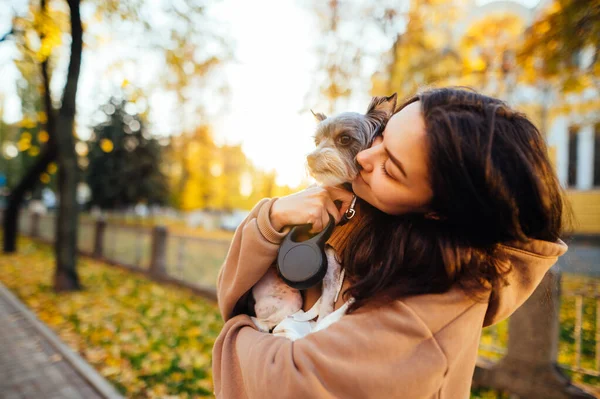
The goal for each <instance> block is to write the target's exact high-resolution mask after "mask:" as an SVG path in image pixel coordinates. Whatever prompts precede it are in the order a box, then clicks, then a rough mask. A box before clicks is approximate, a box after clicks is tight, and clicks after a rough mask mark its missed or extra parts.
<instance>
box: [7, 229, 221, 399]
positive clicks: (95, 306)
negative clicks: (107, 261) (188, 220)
mask: <svg viewBox="0 0 600 399" xmlns="http://www.w3.org/2000/svg"><path fill="white" fill-rule="evenodd" d="M19 246H20V248H21V251H22V252H21V253H19V254H15V255H6V256H3V257H0V270H2V273H0V281H2V282H3V284H5V285H6V286H7V287H8V288H9V289H11V290H12V291H13V292H15V294H17V295H18V296H19V297H20V298H21V299H22V300H23V301H24V302H25V303H26V304H27V305H28V306H29V307H30V308H31V309H33V310H34V311H35V312H36V313H37V315H38V317H39V318H40V319H41V320H43V321H44V322H46V323H47V324H48V325H49V326H50V327H51V328H52V329H54V330H55V331H56V332H57V334H58V335H59V336H60V338H61V339H62V340H63V341H64V342H66V343H67V344H68V345H69V346H70V347H72V348H73V349H74V350H76V351H78V352H79V353H81V355H82V356H83V357H84V358H85V359H86V360H87V361H88V362H90V363H91V364H92V365H93V366H94V367H95V368H97V369H98V370H99V372H100V373H101V374H102V375H104V376H105V377H106V378H107V379H108V380H110V381H112V382H113V383H115V384H116V385H117V386H119V387H123V390H124V392H123V393H124V394H125V396H126V397H136V398H143V397H153V396H152V395H154V397H167V396H171V395H173V396H174V395H178V396H179V397H185V396H186V395H189V397H199V396H206V395H210V394H211V393H212V391H213V388H212V380H211V370H210V364H211V349H212V344H213V343H214V337H215V336H216V335H217V333H218V331H219V329H220V328H221V326H222V321H221V318H220V316H219V313H218V309H217V307H216V305H215V304H212V303H209V302H206V301H204V300H203V299H202V298H199V297H197V296H194V295H192V294H190V293H189V292H187V291H184V290H182V289H177V288H171V287H166V286H160V285H159V284H156V283H153V282H151V281H149V280H147V279H145V278H142V277H139V276H136V275H133V274H129V273H127V272H125V271H122V270H119V269H116V268H114V267H111V266H107V265H104V264H101V263H99V262H96V261H91V260H87V259H86V260H82V261H81V263H80V264H79V265H78V272H79V275H80V279H81V282H82V284H83V286H84V287H85V290H84V291H82V292H77V293H73V294H60V295H59V294H55V293H54V292H53V291H52V289H51V286H52V280H53V271H54V262H53V255H52V253H51V252H50V248H49V247H48V246H41V245H38V244H33V243H32V242H31V241H29V240H21V242H20V243H19ZM23 265H26V272H24V271H23V270H24V267H23Z"/></svg>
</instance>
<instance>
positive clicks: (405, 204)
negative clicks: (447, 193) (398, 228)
mask: <svg viewBox="0 0 600 399" xmlns="http://www.w3.org/2000/svg"><path fill="white" fill-rule="evenodd" d="M382 136H383V137H377V138H376V139H375V141H374V142H373V144H372V146H371V148H369V149H366V150H364V151H361V152H359V153H358V154H357V156H356V160H357V161H358V163H359V164H360V166H361V167H362V170H361V172H360V173H359V175H358V176H357V177H356V179H354V181H353V182H352V189H353V190H354V193H355V194H356V195H357V196H359V197H360V198H362V199H363V200H365V201H367V202H368V203H369V204H371V205H373V206H374V207H376V208H377V209H379V210H381V211H383V212H385V213H388V214H391V215H399V214H403V213H410V212H425V211H427V208H428V205H429V203H430V202H431V198H432V195H433V194H432V189H431V185H430V183H429V170H427V169H428V167H427V156H428V155H427V154H428V148H427V142H426V140H425V122H424V120H423V117H422V115H421V103H420V102H419V101H417V102H414V103H412V104H409V105H408V106H406V107H404V108H403V109H402V110H401V111H400V112H398V113H396V114H394V115H393V116H392V117H391V118H390V120H389V122H388V124H387V125H386V127H385V130H384V132H383V135H382Z"/></svg>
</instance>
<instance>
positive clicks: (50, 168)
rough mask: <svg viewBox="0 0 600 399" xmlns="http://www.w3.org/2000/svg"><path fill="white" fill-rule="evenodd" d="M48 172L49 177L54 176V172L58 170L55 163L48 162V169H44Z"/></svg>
mask: <svg viewBox="0 0 600 399" xmlns="http://www.w3.org/2000/svg"><path fill="white" fill-rule="evenodd" d="M46 170H47V171H48V173H50V174H51V175H53V174H55V173H56V171H57V170H58V166H57V165H56V162H50V163H49V164H48V169H46Z"/></svg>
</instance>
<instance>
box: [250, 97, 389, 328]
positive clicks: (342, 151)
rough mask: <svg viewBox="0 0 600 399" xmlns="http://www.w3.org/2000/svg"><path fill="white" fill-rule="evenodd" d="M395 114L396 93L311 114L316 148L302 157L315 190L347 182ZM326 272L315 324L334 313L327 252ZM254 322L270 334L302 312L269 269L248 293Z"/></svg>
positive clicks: (332, 262)
mask: <svg viewBox="0 0 600 399" xmlns="http://www.w3.org/2000/svg"><path fill="white" fill-rule="evenodd" d="M395 109H396V94H393V95H391V96H389V97H373V99H372V100H371V103H370V104H369V107H368V109H367V112H366V113H365V114H360V113H357V112H344V113H341V114H339V115H336V116H333V117H330V118H328V117H326V116H325V115H323V114H321V113H314V112H313V115H314V116H315V118H316V119H317V121H318V122H319V124H318V125H317V129H316V134H315V136H314V137H315V145H316V146H317V148H316V149H315V150H314V151H313V152H311V153H310V154H309V155H308V156H307V158H306V161H307V168H308V171H309V173H310V175H311V176H312V177H313V178H314V179H315V180H316V181H317V182H319V183H320V184H321V185H327V186H337V185H340V184H344V183H349V182H351V181H352V180H354V178H355V177H356V176H357V175H358V173H359V171H360V169H359V165H358V163H357V162H356V154H358V153H359V152H360V151H362V150H364V149H366V148H368V147H369V146H370V145H371V142H372V141H373V139H374V138H375V136H376V135H377V134H378V133H381V132H382V131H383V128H384V127H385V125H386V123H387V121H388V120H389V118H390V117H391V116H392V114H393V113H394V110H395ZM326 253H327V258H328V268H327V273H326V275H325V278H324V279H323V287H322V296H321V305H320V308H319V317H318V319H317V321H319V320H321V319H323V318H324V317H325V316H326V315H328V314H330V313H331V312H332V311H333V308H334V305H335V303H334V299H335V294H336V291H337V288H338V287H337V286H336V285H337V282H338V281H339V278H340V271H341V269H340V264H339V262H338V261H337V260H336V259H335V253H334V252H333V251H327V252H326ZM252 295H253V297H254V300H255V305H254V310H255V313H256V317H253V318H252V319H253V321H254V323H255V324H256V326H257V327H258V328H259V329H260V330H261V331H270V330H271V329H272V328H273V327H275V326H276V325H277V324H279V323H280V322H281V321H282V320H283V319H284V318H285V317H287V316H289V315H292V314H294V313H296V312H297V311H298V310H300V309H301V308H302V295H301V293H300V291H298V290H296V289H293V288H291V287H289V286H287V285H286V284H285V283H284V282H283V280H282V279H281V278H280V277H279V276H278V275H277V271H276V269H275V267H271V268H270V269H269V271H268V272H267V274H266V275H265V276H264V277H263V278H262V279H261V280H260V281H259V282H258V283H256V285H255V286H254V287H253V288H252Z"/></svg>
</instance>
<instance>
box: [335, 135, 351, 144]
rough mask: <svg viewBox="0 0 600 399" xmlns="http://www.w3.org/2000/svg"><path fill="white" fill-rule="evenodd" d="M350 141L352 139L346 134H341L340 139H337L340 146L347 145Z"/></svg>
mask: <svg viewBox="0 0 600 399" xmlns="http://www.w3.org/2000/svg"><path fill="white" fill-rule="evenodd" d="M351 141H352V137H350V136H348V135H347V134H342V135H340V137H338V143H340V145H348V144H350V142H351Z"/></svg>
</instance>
